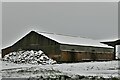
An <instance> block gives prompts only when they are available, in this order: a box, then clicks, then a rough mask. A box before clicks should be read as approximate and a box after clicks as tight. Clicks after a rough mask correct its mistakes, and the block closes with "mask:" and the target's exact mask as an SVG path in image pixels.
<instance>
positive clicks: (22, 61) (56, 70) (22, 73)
mask: <svg viewBox="0 0 120 80" xmlns="http://www.w3.org/2000/svg"><path fill="white" fill-rule="evenodd" d="M119 62H120V61H102V62H79V63H62V64H57V63H56V61H54V60H52V59H50V58H49V57H48V56H46V55H45V54H44V52H43V51H41V50H40V51H33V50H31V51H18V52H11V53H9V54H8V55H6V56H5V57H4V58H3V59H2V60H0V63H2V68H1V71H0V76H2V78H8V80H9V79H10V78H28V79H29V78H39V79H41V78H42V79H46V80H48V79H54V80H56V79H58V80H66V79H65V77H67V79H68V78H69V79H68V80H71V78H72V79H74V80H82V79H84V80H93V79H91V78H96V77H97V79H95V80H99V78H106V79H108V78H113V77H114V78H120V77H119V76H120V74H119V70H120V66H119ZM83 77H84V78H83ZM63 78H64V79H63ZM85 78H90V79H85ZM3 80H6V79H3ZM11 80H12V79H11ZM14 80H15V79H14ZM21 80H23V79H21ZM32 80H34V79H32ZM100 80H103V79H100ZM118 80H119V79H118Z"/></svg>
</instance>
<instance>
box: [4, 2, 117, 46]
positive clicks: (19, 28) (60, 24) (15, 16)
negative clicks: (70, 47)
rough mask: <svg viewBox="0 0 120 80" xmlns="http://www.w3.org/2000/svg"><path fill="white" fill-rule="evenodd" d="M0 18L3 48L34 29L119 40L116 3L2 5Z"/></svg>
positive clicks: (27, 3)
mask: <svg viewBox="0 0 120 80" xmlns="http://www.w3.org/2000/svg"><path fill="white" fill-rule="evenodd" d="M2 16H3V17H2V21H3V22H2V26H3V27H2V47H3V48H4V47H8V46H10V45H12V44H13V43H14V42H16V41H17V40H18V39H20V38H22V37H23V36H24V35H25V34H26V33H28V32H29V31H30V30H33V29H36V30H39V31H46V32H53V33H61V34H69V35H77V36H83V37H89V38H93V39H99V40H101V39H112V38H116V37H117V36H118V6H117V2H116V3H115V2H114V3H113V2H90V3H89V2H85V3H84V2H71V3H70V2H66V3H65V2H57V3H55V2H46V3H44V2H34V3H33V2H30V3H29V2H26V3H22V2H21V3H20V2H18V3H15V2H14V3H12V2H11V3H7V2H4V3H3V5H2Z"/></svg>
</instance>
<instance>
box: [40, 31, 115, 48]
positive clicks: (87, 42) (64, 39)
mask: <svg viewBox="0 0 120 80" xmlns="http://www.w3.org/2000/svg"><path fill="white" fill-rule="evenodd" d="M38 33H39V34H41V35H43V36H45V37H47V38H50V39H52V40H54V41H56V42H58V43H61V44H69V45H83V46H94V47H106V48H113V47H111V46H108V45H105V44H102V43H100V42H99V41H98V40H93V39H88V38H83V37H79V36H70V35H63V34H54V33H46V32H38Z"/></svg>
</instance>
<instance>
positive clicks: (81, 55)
mask: <svg viewBox="0 0 120 80" xmlns="http://www.w3.org/2000/svg"><path fill="white" fill-rule="evenodd" d="M73 58H74V59H73ZM90 60H113V53H90V52H70V51H62V52H61V59H60V61H62V62H78V61H90Z"/></svg>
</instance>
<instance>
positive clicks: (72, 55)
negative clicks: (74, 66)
mask: <svg viewBox="0 0 120 80" xmlns="http://www.w3.org/2000/svg"><path fill="white" fill-rule="evenodd" d="M75 56H76V55H75V52H70V61H71V62H75V59H76V58H75Z"/></svg>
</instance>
